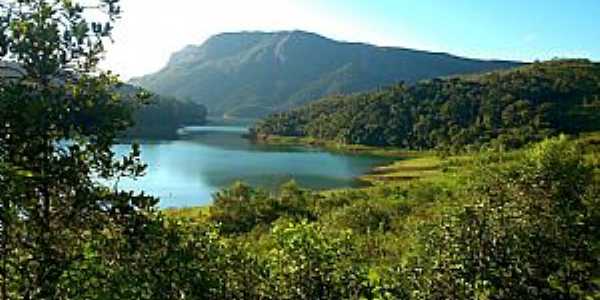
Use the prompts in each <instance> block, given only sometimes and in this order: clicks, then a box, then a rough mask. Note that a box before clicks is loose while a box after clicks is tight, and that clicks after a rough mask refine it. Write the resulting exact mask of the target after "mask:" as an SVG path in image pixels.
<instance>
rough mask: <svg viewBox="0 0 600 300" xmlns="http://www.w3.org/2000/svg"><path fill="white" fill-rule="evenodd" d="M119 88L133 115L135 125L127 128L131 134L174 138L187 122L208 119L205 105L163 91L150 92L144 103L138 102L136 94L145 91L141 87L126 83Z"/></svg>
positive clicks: (197, 123)
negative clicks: (174, 96)
mask: <svg viewBox="0 0 600 300" xmlns="http://www.w3.org/2000/svg"><path fill="white" fill-rule="evenodd" d="M118 90H119V94H120V95H122V97H123V98H124V99H123V101H124V103H126V104H127V105H130V106H131V111H132V115H133V127H132V128H130V129H128V130H127V131H126V132H125V136H126V137H128V138H149V139H160V138H173V137H176V136H177V130H178V129H179V128H181V127H183V126H186V125H196V126H198V125H204V124H205V123H206V115H207V111H206V107H204V106H203V105H200V104H196V103H193V102H189V101H182V100H179V99H176V98H173V97H165V96H162V95H148V98H146V99H145V101H144V102H143V103H138V102H136V101H135V100H134V98H135V97H136V96H137V94H138V93H144V92H145V91H143V90H142V89H141V88H136V87H133V86H130V85H127V84H123V85H122V86H121V87H119V89H118Z"/></svg>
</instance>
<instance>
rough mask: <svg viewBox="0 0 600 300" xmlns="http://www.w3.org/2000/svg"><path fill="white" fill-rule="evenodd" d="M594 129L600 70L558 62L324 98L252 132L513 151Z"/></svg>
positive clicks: (599, 109) (599, 124) (598, 122)
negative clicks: (482, 147) (486, 147)
mask: <svg viewBox="0 0 600 300" xmlns="http://www.w3.org/2000/svg"><path fill="white" fill-rule="evenodd" d="M598 130H600V64H599V63H593V62H590V61H588V60H556V61H549V62H544V63H534V64H531V65H528V66H523V67H520V68H516V69H513V70H504V71H497V72H492V73H488V74H485V75H478V76H463V77H455V78H447V79H434V80H429V81H423V82H420V83H418V84H416V85H412V86H407V85H397V86H394V87H390V88H387V89H382V90H379V91H376V92H369V93H362V94H355V95H350V96H337V97H328V98H326V99H322V100H320V101H317V102H314V103H311V104H308V105H306V106H303V107H301V108H297V109H295V110H292V111H289V112H285V113H278V114H274V115H272V116H270V117H268V118H266V119H265V120H264V121H262V122H259V123H258V125H257V126H256V128H254V129H253V133H254V136H255V137H257V138H268V137H269V136H271V135H280V136H296V137H311V138H315V139H319V140H330V141H336V142H338V143H343V144H363V145H372V146H395V147H402V148H411V149H432V148H438V149H445V150H461V149H462V148H464V147H465V146H467V145H472V147H475V148H474V149H479V147H480V146H498V147H504V148H506V147H509V148H510V147H518V146H521V145H524V144H526V143H528V142H531V141H536V140H541V139H544V138H546V137H549V136H552V135H556V134H559V133H568V134H578V133H581V132H587V131H598Z"/></svg>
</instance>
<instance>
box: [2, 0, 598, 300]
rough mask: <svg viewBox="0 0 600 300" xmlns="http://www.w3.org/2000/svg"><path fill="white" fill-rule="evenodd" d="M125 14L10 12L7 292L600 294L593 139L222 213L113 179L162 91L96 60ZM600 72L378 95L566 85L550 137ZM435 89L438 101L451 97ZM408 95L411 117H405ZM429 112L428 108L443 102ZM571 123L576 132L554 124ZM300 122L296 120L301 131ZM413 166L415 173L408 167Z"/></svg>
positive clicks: (246, 191)
mask: <svg viewBox="0 0 600 300" xmlns="http://www.w3.org/2000/svg"><path fill="white" fill-rule="evenodd" d="M120 12H121V9H120V6H119V1H118V0H86V1H75V0H72V1H47V0H30V1H22V0H6V1H3V2H2V3H0V58H1V60H3V61H11V62H16V63H17V65H18V66H19V68H16V69H15V68H13V67H12V66H11V64H0V68H8V69H10V71H11V72H9V73H5V74H8V75H5V76H2V77H0V99H1V101H0V299H1V300H30V299H86V300H87V299H98V300H105V299H157V300H163V299H532V300H533V299H548V300H550V299H584V300H588V299H600V231H599V230H598V228H599V226H600V135H599V134H598V133H591V134H582V135H580V136H578V137H569V136H566V135H559V136H557V137H552V138H548V139H544V140H543V141H540V142H537V143H530V144H528V145H525V146H523V147H521V148H520V149H517V150H511V151H503V150H501V149H483V150H482V151H480V152H477V153H471V154H470V155H462V156H450V157H445V158H443V159H442V158H435V160H436V161H437V163H436V164H437V165H436V166H435V172H434V174H433V175H431V176H429V177H422V178H420V179H418V180H411V181H400V182H383V183H381V182H380V183H376V184H375V185H373V186H370V187H365V188H362V189H348V190H338V191H328V192H315V191H310V190H305V189H302V188H300V187H298V186H297V185H296V184H294V183H293V182H291V183H288V184H285V185H284V186H282V187H281V189H280V190H279V192H277V193H268V192H266V191H263V190H261V189H257V188H252V187H250V186H248V185H245V184H243V183H239V184H235V185H234V186H232V187H230V188H228V189H225V190H223V191H221V192H218V193H217V194H216V195H215V201H214V205H212V206H211V207H209V208H191V209H179V210H166V211H162V210H159V209H158V208H157V203H158V199H156V198H154V197H152V196H149V195H146V194H145V193H143V192H140V193H137V192H124V191H121V190H118V189H116V188H114V187H111V186H106V185H105V184H104V183H106V182H115V181H118V180H120V179H123V178H133V179H135V178H139V177H140V176H143V175H144V173H145V171H146V166H145V165H144V164H143V162H142V161H141V158H140V154H141V153H140V147H139V146H138V145H136V144H134V145H133V146H132V148H131V151H130V153H129V154H127V155H125V156H117V155H116V154H115V152H114V151H113V145H114V143H115V141H116V139H117V138H119V137H120V136H121V135H122V134H123V132H124V131H126V130H128V129H129V126H130V125H131V123H132V120H133V118H134V115H133V114H132V107H138V106H141V105H143V104H144V103H146V102H147V101H148V97H147V96H146V95H143V93H140V94H137V93H136V95H135V96H134V97H132V98H130V99H125V98H124V97H122V95H120V94H119V93H118V88H119V86H120V85H121V83H120V82H119V80H118V78H117V77H115V76H114V75H112V74H111V73H110V72H102V71H100V70H99V68H98V65H97V64H98V62H99V57H100V56H101V55H102V54H103V53H104V46H103V43H105V42H106V41H107V40H109V38H110V36H111V32H112V29H113V25H114V22H115V21H116V20H117V19H118V17H119V16H120ZM95 18H98V19H95ZM106 20H109V21H108V23H104V22H106ZM595 70H596V65H595V64H592V63H590V62H586V61H567V62H550V63H545V64H542V65H532V66H529V67H527V68H526V69H521V70H518V71H510V72H508V73H503V74H494V75H486V76H483V77H481V78H469V79H449V80H441V81H434V82H431V83H425V84H422V85H421V84H419V85H416V86H414V87H406V86H399V87H396V88H393V89H390V90H385V91H382V92H381V93H379V94H380V95H386V94H393V95H396V96H397V97H392V98H389V97H388V98H386V97H384V96H381V97H382V98H381V99H384V100H385V99H389V101H391V102H392V103H393V102H394V101H392V100H397V99H400V100H402V99H405V97H406V99H407V101H408V100H410V99H412V98H411V97H412V96H411V95H415V97H416V96H417V95H418V94H415V93H416V92H417V91H421V89H423V90H422V92H423V93H425V94H427V93H426V92H431V91H430V90H429V89H425V88H423V87H428V86H434V87H438V86H441V87H443V86H448V88H449V89H451V90H455V89H457V88H458V87H457V86H454V84H457V83H461V85H460V86H463V87H464V89H466V90H465V91H464V92H463V93H462V94H461V93H458V92H457V94H456V95H457V97H458V96H461V97H459V98H458V99H456V101H459V100H460V99H463V98H462V96H464V95H470V94H471V93H473V97H465V98H464V99H465V101H466V102H465V104H473V103H478V102H471V100H473V99H487V98H483V97H478V94H477V93H475V92H476V91H477V92H479V93H484V94H485V93H487V91H488V90H487V89H483V88H482V89H480V90H477V89H472V87H470V86H469V88H467V85H468V84H472V85H473V86H474V87H477V86H485V85H486V84H490V85H492V86H498V87H500V86H502V85H503V83H506V84H507V85H506V88H505V89H504V90H502V89H501V90H498V91H497V92H500V91H506V97H511V96H516V95H513V94H512V93H514V92H515V91H522V93H523V95H545V96H547V97H548V98H549V99H554V97H556V96H564V97H561V98H560V99H556V100H548V102H549V103H551V104H554V105H558V106H560V107H562V108H563V109H564V111H565V112H566V113H561V112H559V111H558V109H556V108H554V107H553V106H552V105H550V108H549V110H550V111H551V112H553V113H552V114H548V115H546V114H545V113H542V114H541V115H543V116H552V117H553V118H551V119H549V120H546V119H544V120H541V121H539V122H541V123H540V124H545V122H548V124H551V125H552V126H556V127H551V126H546V125H543V126H542V125H540V127H539V128H542V127H543V128H546V127H548V128H550V129H555V130H556V131H565V132H580V131H584V130H588V129H591V128H593V127H594V126H596V125H597V123H593V122H591V121H593V119H591V118H592V117H597V116H598V115H597V113H596V112H594V111H593V110H589V109H592V108H594V107H597V106H598V103H597V102H598V97H597V95H598V94H597V93H596V89H598V81H597V78H596V77H594V74H595V72H594V71H595ZM558 71H560V72H558ZM523 72H530V73H533V74H539V77H532V76H521V75H519V74H520V73H523ZM555 72H557V74H561V75H560V76H557V75H556V74H555ZM17 73H18V74H17ZM12 74H17V75H16V76H12ZM548 74H550V75H548ZM503 76H505V77H506V78H512V77H513V76H514V78H515V80H514V81H510V80H506V81H505V80H500V79H502V78H503ZM555 76H556V77H555ZM496 77H497V78H498V79H497V80H496V81H494V80H493V79H494V78H496ZM57 78H58V79H60V80H57ZM506 78H505V79H506ZM528 78H529V79H531V80H533V79H532V78H536V84H533V83H531V82H529V81H527V80H525V79H528ZM552 78H555V80H552ZM559 78H560V79H559ZM593 78H596V81H594V80H593ZM518 79H523V82H522V83H523V84H522V85H518V84H517V82H518V81H519V80H518ZM566 79H568V80H566ZM549 83H553V84H549ZM525 89H526V90H525ZM434 90H437V89H434ZM459 90H460V89H459ZM407 91H409V92H407ZM442 91H443V90H442ZM370 95H373V94H365V95H358V96H352V97H350V98H344V99H345V100H344V99H341V100H338V101H337V102H334V103H335V104H338V106H339V107H338V108H337V109H339V110H340V113H343V112H346V113H348V111H346V110H345V106H344V105H343V104H352V103H354V101H356V102H357V103H359V104H362V103H367V104H368V103H370V102H373V101H374V102H377V101H376V100H375V99H372V98H371V96H370ZM375 95H377V94H375ZM441 95H442V96H440V97H439V99H438V98H436V99H430V101H434V100H437V101H439V104H440V105H441V106H443V104H445V103H447V101H445V100H444V99H445V97H443V95H445V94H441ZM502 95H503V94H499V95H498V98H502ZM361 97H362V98H361ZM427 98H428V97H423V98H422V99H427ZM519 98H520V97H519ZM348 99H350V100H348ZM353 99H354V100H353ZM361 99H363V100H361ZM420 99H421V98H420ZM469 99H471V100H469ZM522 99H523V102H527V101H531V103H530V106H529V107H530V109H529V110H525V109H524V108H522V107H521V105H518V106H517V107H518V108H519V109H518V110H517V112H519V113H515V114H512V111H511V110H509V112H510V113H507V118H505V119H506V120H511V118H515V119H512V120H513V121H515V122H517V121H518V122H517V124H518V125H514V126H504V127H498V128H506V127H509V128H513V127H514V128H517V129H518V128H521V127H523V128H526V127H528V126H529V125H522V124H529V122H530V120H529V119H532V118H533V117H535V116H537V110H536V109H537V108H538V107H539V106H537V104H539V103H537V102H535V104H534V102H533V101H538V100H539V101H540V102H543V103H546V100H544V101H542V100H540V99H546V97H541V96H540V97H538V98H533V97H530V98H522ZM467 100H469V101H467ZM525 100H526V101H525ZM473 101H475V100H473ZM511 101H512V100H511ZM511 101H508V102H510V104H508V106H510V105H512V104H514V103H512V102H511ZM346 102H347V103H346ZM381 102H382V103H386V102H385V101H383V100H382V101H381ZM402 103H403V102H402V101H401V102H400V104H401V105H399V106H398V107H397V109H401V108H406V109H408V108H409V107H407V106H403V105H402ZM452 103H454V101H452ZM459 103H461V102H459ZM515 103H518V101H516V100H515ZM415 104H416V106H415V107H414V110H415V111H416V112H422V111H425V108H435V106H433V104H431V103H430V104H429V106H427V105H421V104H419V103H418V102H415ZM562 104H564V106H561V105H562ZM448 106H449V107H453V106H452V105H450V104H448ZM508 106H507V107H508ZM525 106H526V105H525ZM315 107H324V108H327V107H331V106H330V105H329V103H328V102H323V103H319V104H316V106H315ZM348 107H349V108H350V107H354V108H355V109H358V108H359V107H360V108H362V109H363V110H365V112H367V113H368V112H370V111H368V110H366V108H370V106H352V105H349V106H348ZM382 107H383V108H385V107H388V106H385V105H384V106H382ZM517 107H515V108H514V109H517ZM526 107H527V106H526ZM305 110H306V108H304V109H301V110H298V111H295V112H292V113H290V114H286V116H298V117H300V116H304V114H303V112H304V111H305ZM504 110H505V109H502V111H504ZM382 111H385V110H384V109H382ZM390 111H391V108H390ZM437 111H438V110H437V108H436V110H433V111H431V113H430V114H429V115H428V116H429V117H432V116H433V115H434V112H437ZM461 111H462V110H461ZM465 111H466V112H470V113H468V114H467V115H466V116H469V118H466V119H465V120H464V123H460V122H459V121H456V122H458V123H456V124H457V125H456V126H462V125H464V126H465V128H470V127H467V125H469V124H471V123H470V122H468V121H472V120H473V119H472V117H473V116H474V115H477V112H478V110H468V109H467V110H465ZM524 111H527V112H529V113H530V114H531V115H530V114H525V113H521V112H524ZM534 112H536V113H534ZM353 113H358V112H356V111H353ZM448 113H449V116H453V117H452V120H455V119H454V117H456V118H457V119H456V120H462V119H460V118H458V115H462V114H460V113H459V112H456V111H452V110H448ZM452 113H456V114H457V115H456V116H454V115H453V114H452ZM554 113H556V115H554ZM336 114H337V112H331V113H330V115H332V116H336ZM472 115H473V116H472ZM282 116H283V115H280V116H279V117H280V119H279V120H289V119H287V118H286V119H284V118H283V117H282ZM397 116H406V117H407V118H408V117H411V116H412V115H411V114H403V113H399V114H398V115H397ZM488 116H489V117H493V116H496V115H495V114H490V115H488ZM363 117H366V116H363ZM429 117H427V118H425V117H424V118H423V120H424V122H426V121H427V120H429V119H428V118H429ZM473 118H474V117H473ZM569 118H574V119H575V120H577V121H578V122H579V123H571V124H562V125H560V126H561V127H557V126H559V125H558V124H557V123H553V122H558V120H561V121H562V120H570V119H569ZM588 118H590V119H589V120H590V123H586V122H584V121H585V120H588ZM379 119H383V120H385V121H389V120H388V119H386V118H383V117H382V116H377V117H376V118H375V117H373V118H372V119H369V120H370V121H369V123H368V124H370V123H373V124H376V123H375V121H378V120H379ZM475 119H476V118H475ZM492 119H493V118H492ZM533 119H535V118H533ZM332 120H335V119H333V118H332ZM484 120H485V119H482V120H481V122H482V123H485V122H484ZM506 120H504V119H502V118H501V119H500V121H493V120H490V121H489V122H491V123H490V124H499V123H494V122H507V121H506ZM519 120H520V121H519ZM300 121H303V122H307V123H305V125H306V126H308V125H307V124H311V123H310V120H298V121H297V122H298V124H300ZM400 121H402V119H400ZM269 122H273V121H272V120H271V121H269ZM534 122H535V121H534ZM475 123H476V122H475ZM267 124H274V123H267ZM400 124H403V123H402V122H400ZM461 124H462V125H461ZM295 125H297V124H296V123H294V126H293V127H292V126H286V127H285V128H287V129H289V130H291V129H292V128H300V129H301V130H304V129H303V128H301V127H296V126H295ZM331 125H332V126H337V125H338V124H336V123H333V122H331ZM508 125H511V123H508ZM575 125H577V126H575ZM264 126H265V125H263V127H260V128H266V127H264ZM489 126H492V125H489ZM335 128H337V127H335ZM364 128H365V129H367V130H370V129H369V128H371V127H364ZM373 128H377V127H373ZM392 128H395V129H397V128H400V127H392ZM423 128H424V129H430V128H428V127H423ZM459 128H462V127H459ZM475 128H479V127H475ZM492 128H496V127H492ZM498 130H500V129H498ZM532 130H537V129H535V128H534V129H532ZM367 132H368V131H367ZM432 132H433V131H432ZM491 132H492V133H493V131H491ZM539 132H541V129H540V131H539ZM300 133H302V132H300ZM401 133H402V131H399V130H397V131H391V132H389V134H390V136H394V134H401ZM296 134H297V135H299V134H298V133H296ZM411 134H415V138H417V137H420V138H421V140H418V141H419V142H418V143H415V145H414V147H427V146H431V144H428V143H429V142H431V141H432V140H433V137H436V136H435V135H434V136H433V137H432V138H426V135H424V132H420V131H419V132H417V133H411ZM494 134H498V135H500V133H494ZM502 134H504V132H502ZM353 136H354V135H353ZM355 136H356V137H359V135H355ZM370 136H371V137H373V135H370ZM543 136H545V134H541V135H540V136H535V137H533V138H532V139H538V138H539V139H541V138H542V137H543ZM384 137H386V135H384ZM396 138H398V137H396ZM450 138H454V136H450ZM497 139H498V138H497ZM342 141H343V142H348V140H342ZM365 141H366V139H365ZM390 141H396V142H394V143H392V142H387V143H389V144H398V145H401V143H400V142H398V141H399V140H398V139H392V140H390ZM467 141H468V140H467ZM352 142H360V140H358V141H353V140H352ZM520 142H525V141H520ZM365 143H367V142H365ZM409 143H410V142H409ZM369 144H380V143H374V142H373V143H371V142H369ZM381 144H385V143H381ZM457 144H463V142H459V143H457ZM408 146H411V144H409V145H408ZM412 155H423V156H425V158H428V157H427V155H431V154H423V153H412ZM402 159H403V160H404V161H409V160H410V157H408V156H403V157H402ZM429 159H432V158H431V157H429ZM409 169H410V170H413V171H415V170H417V169H419V168H417V167H415V166H409V167H407V166H404V168H403V169H402V171H407V170H409ZM421 169H423V168H421ZM424 169H426V170H427V171H430V167H429V166H427V167H426V168H424Z"/></svg>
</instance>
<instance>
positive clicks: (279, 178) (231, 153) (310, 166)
mask: <svg viewBox="0 0 600 300" xmlns="http://www.w3.org/2000/svg"><path fill="white" fill-rule="evenodd" d="M183 131H184V132H185V134H184V135H182V136H181V137H180V139H178V140H169V141H151V142H141V143H140V144H141V149H142V159H143V161H144V162H145V163H147V164H148V169H147V174H146V176H144V177H142V178H139V179H137V180H135V181H134V180H130V179H126V180H121V182H119V186H118V187H119V189H122V190H134V191H141V190H143V191H145V192H146V193H147V194H150V195H153V196H156V197H158V198H160V207H162V208H167V207H189V206H199V205H207V204H210V203H211V202H212V199H211V198H212V195H213V194H214V193H215V192H217V191H219V190H220V189H222V188H224V187H227V186H229V185H231V184H233V183H235V182H236V181H243V182H246V183H248V184H250V185H252V186H256V187H262V188H265V189H268V190H270V191H274V190H276V189H277V187H278V186H280V185H281V184H283V183H285V182H288V181H290V180H295V181H296V182H297V183H298V184H299V185H300V186H302V187H306V188H311V189H317V190H323V189H332V188H343V187H355V186H357V185H359V183H358V181H357V180H356V178H357V177H358V176H360V175H362V174H364V173H366V172H368V171H369V170H370V169H372V168H373V167H375V166H376V165H381V164H384V163H387V162H389V159H387V158H383V157H376V156H369V155H353V154H345V153H334V152H328V151H325V150H322V149H317V148H312V147H302V146H273V145H258V144H254V143H252V142H250V141H249V140H247V139H244V138H243V137H242V136H243V134H245V133H247V128H245V127H218V126H213V127H188V128H185V129H184V130H183ZM130 147H131V145H130V144H119V145H116V146H114V151H115V152H116V153H117V154H125V153H127V152H128V151H129V150H130Z"/></svg>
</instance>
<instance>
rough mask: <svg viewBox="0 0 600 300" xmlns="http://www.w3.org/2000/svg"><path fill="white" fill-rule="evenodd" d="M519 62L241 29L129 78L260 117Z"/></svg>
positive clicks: (215, 112)
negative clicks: (342, 96)
mask: <svg viewBox="0 0 600 300" xmlns="http://www.w3.org/2000/svg"><path fill="white" fill-rule="evenodd" d="M307 53H310V54H311V55H307ZM317 53H318V55H316V54H317ZM313 54H314V55H313ZM517 65H519V63H515V62H504V61H481V60H472V59H465V58H459V57H455V56H451V55H448V54H440V53H429V52H423V51H416V50H410V49H401V48H383V47H376V46H372V45H365V44H357V43H343V42H338V41H333V40H330V39H327V38H325V37H322V36H319V35H317V34H314V33H308V32H301V31H291V32H289V31H283V32H273V33H265V32H239V33H224V34H219V35H216V36H213V37H211V38H210V39H208V40H207V41H206V42H205V43H204V44H202V45H200V46H188V47H186V48H185V49H183V50H181V51H180V52H178V53H175V54H174V55H173V56H172V57H171V60H170V61H169V63H168V64H167V66H166V67H165V68H163V69H162V70H160V71H159V72H157V73H155V74H150V75H146V76H143V77H141V78H136V79H133V80H132V81H131V83H132V84H135V85H139V86H141V87H143V88H146V89H148V90H150V91H152V92H156V93H158V94H161V95H169V96H174V97H177V98H180V99H190V100H192V101H193V102H196V103H200V104H203V105H206V107H207V108H208V110H209V113H210V115H212V116H224V117H229V118H236V117H238V118H258V117H263V116H266V115H268V114H270V113H273V112H278V111H284V110H287V109H290V108H292V107H297V106H299V105H302V104H304V103H307V102H310V101H313V100H315V99H319V98H320V97H324V96H327V95H332V94H339V93H352V92H359V91H366V90H371V89H374V88H378V87H381V86H387V85H391V84H394V83H396V82H398V81H406V82H409V83H414V82H417V81H419V80H422V79H430V78H436V77H439V76H448V75H456V74H467V73H479V72H485V71H491V70H498V69H505V68H510V67H514V66H517Z"/></svg>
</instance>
